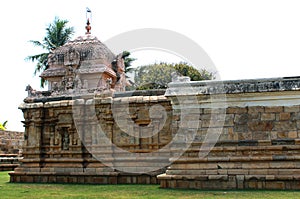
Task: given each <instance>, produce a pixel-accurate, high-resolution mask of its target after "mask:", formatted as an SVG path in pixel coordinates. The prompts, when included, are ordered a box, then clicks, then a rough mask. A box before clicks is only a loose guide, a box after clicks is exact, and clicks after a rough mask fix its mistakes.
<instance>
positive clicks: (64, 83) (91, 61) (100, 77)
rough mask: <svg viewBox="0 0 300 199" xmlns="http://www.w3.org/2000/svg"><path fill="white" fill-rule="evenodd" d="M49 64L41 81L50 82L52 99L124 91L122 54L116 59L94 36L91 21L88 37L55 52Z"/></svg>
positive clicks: (30, 90)
mask: <svg viewBox="0 0 300 199" xmlns="http://www.w3.org/2000/svg"><path fill="white" fill-rule="evenodd" d="M48 64H49V68H48V69H47V70H45V71H44V72H43V73H42V74H41V75H40V77H42V78H44V79H45V80H47V81H48V90H49V92H50V93H49V92H48V95H50V96H58V95H74V94H82V93H83V94H84V93H99V92H103V91H105V90H106V91H112V92H114V91H125V86H126V83H127V81H126V77H125V68H124V67H125V66H124V60H123V58H122V53H121V54H119V55H117V56H116V55H114V53H112V52H111V51H110V49H109V48H108V47H107V46H106V45H105V44H103V43H102V42H101V41H99V40H98V39H97V37H95V36H93V35H92V34H91V26H90V22H89V20H87V25H86V34H85V35H84V36H79V37H77V38H76V39H74V40H72V41H69V42H67V43H66V44H65V45H63V46H61V47H58V48H56V49H55V50H53V51H52V52H51V53H50V54H49V57H48ZM28 92H29V96H30V97H34V96H37V95H39V94H42V92H40V93H36V92H33V91H32V89H28ZM44 93H45V92H44Z"/></svg>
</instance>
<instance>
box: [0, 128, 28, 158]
mask: <svg viewBox="0 0 300 199" xmlns="http://www.w3.org/2000/svg"><path fill="white" fill-rule="evenodd" d="M0 140H1V142H0V154H19V155H20V154H21V153H22V146H23V141H24V133H23V132H15V131H2V130H0Z"/></svg>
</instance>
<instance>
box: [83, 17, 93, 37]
mask: <svg viewBox="0 0 300 199" xmlns="http://www.w3.org/2000/svg"><path fill="white" fill-rule="evenodd" d="M90 24H91V23H90V20H89V19H87V22H86V26H85V29H86V33H85V34H91V29H92V27H91V26H90Z"/></svg>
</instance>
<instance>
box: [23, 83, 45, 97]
mask: <svg viewBox="0 0 300 199" xmlns="http://www.w3.org/2000/svg"><path fill="white" fill-rule="evenodd" d="M25 91H27V96H28V97H35V96H39V95H41V94H42V92H41V91H36V90H35V89H33V88H32V87H31V86H30V84H28V85H27V86H26V88H25Z"/></svg>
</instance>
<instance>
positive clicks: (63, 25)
mask: <svg viewBox="0 0 300 199" xmlns="http://www.w3.org/2000/svg"><path fill="white" fill-rule="evenodd" d="M68 22H69V21H68V20H61V19H59V18H58V17H55V19H54V21H53V23H52V24H49V26H48V27H47V28H46V36H45V37H44V39H43V40H42V42H40V41H36V40H30V41H29V42H31V43H32V44H33V45H34V46H38V47H41V48H42V49H44V50H45V51H46V52H43V53H40V54H37V55H31V56H28V57H26V58H25V60H29V61H32V62H35V61H37V64H36V68H35V71H34V75H36V74H37V73H38V72H43V71H45V70H47V69H48V67H49V65H48V55H49V53H50V52H51V51H52V50H54V49H56V48H57V47H59V46H62V45H64V44H65V43H67V41H68V40H69V39H70V38H71V36H72V35H73V34H74V28H73V27H67V23H68ZM44 85H45V80H44V79H43V78H41V87H44Z"/></svg>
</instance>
